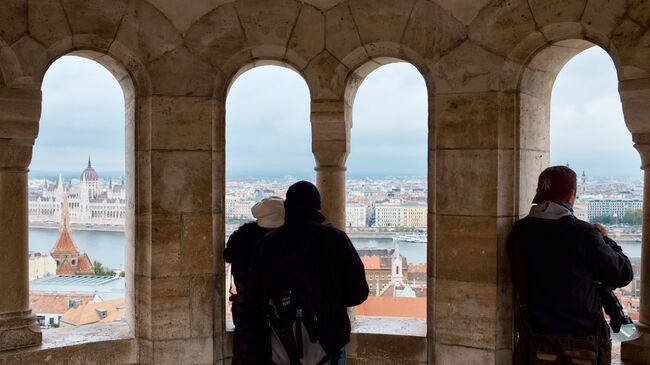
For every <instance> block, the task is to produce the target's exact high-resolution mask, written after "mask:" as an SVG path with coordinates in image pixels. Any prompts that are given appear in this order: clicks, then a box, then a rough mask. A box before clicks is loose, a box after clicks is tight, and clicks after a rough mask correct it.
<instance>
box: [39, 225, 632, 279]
mask: <svg viewBox="0 0 650 365" xmlns="http://www.w3.org/2000/svg"><path fill="white" fill-rule="evenodd" d="M58 234H59V232H58V230H56V229H42V228H30V229H29V250H30V251H37V252H42V253H49V252H50V250H51V249H52V246H54V244H55V243H56V239H57V237H58ZM72 238H73V239H74V242H75V243H76V244H77V246H78V247H79V249H80V250H81V251H82V252H85V253H87V254H88V256H89V257H90V259H91V260H92V261H95V260H97V261H99V262H101V263H102V264H103V265H104V266H107V267H110V268H112V269H123V268H124V232H100V231H74V232H73V233H72ZM352 242H353V243H354V246H355V247H356V248H357V249H361V248H394V247H395V243H394V242H393V240H392V239H389V238H354V239H352ZM619 243H620V244H621V246H623V250H624V251H625V253H627V255H628V256H630V257H640V256H641V244H640V243H635V242H619ZM397 244H398V246H399V250H400V253H401V254H402V255H404V256H405V257H406V259H407V260H408V262H409V263H424V262H426V257H427V252H426V245H425V244H423V243H413V242H401V241H398V243H397Z"/></svg>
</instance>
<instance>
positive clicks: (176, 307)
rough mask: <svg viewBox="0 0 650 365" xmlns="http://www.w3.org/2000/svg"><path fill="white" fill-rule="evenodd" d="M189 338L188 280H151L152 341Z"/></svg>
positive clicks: (180, 278)
mask: <svg viewBox="0 0 650 365" xmlns="http://www.w3.org/2000/svg"><path fill="white" fill-rule="evenodd" d="M189 336H190V280H189V278H183V277H168V278H152V279H151V337H152V339H154V340H167V339H184V338H189ZM154 346H155V345H154Z"/></svg>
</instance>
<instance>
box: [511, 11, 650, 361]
mask: <svg viewBox="0 0 650 365" xmlns="http://www.w3.org/2000/svg"><path fill="white" fill-rule="evenodd" d="M547 27H551V28H550V29H552V30H553V31H554V33H555V36H554V37H552V38H550V39H549V37H548V32H547V33H544V34H542V33H543V32H544V31H546V29H544V28H542V33H532V34H530V35H529V36H528V37H526V38H525V39H524V41H523V42H521V43H520V44H518V45H517V46H516V47H515V48H514V49H513V51H512V53H511V54H510V56H509V57H508V59H509V61H508V62H507V63H506V65H505V66H504V74H503V75H502V76H501V78H500V80H501V83H502V84H501V87H503V88H504V91H505V92H503V93H502V94H501V95H500V97H499V103H500V110H501V111H503V114H504V116H503V117H501V118H500V120H499V129H500V130H502V131H504V132H505V133H504V135H512V136H513V137H514V138H513V140H512V141H511V142H512V145H511V144H510V143H511V142H510V141H505V140H504V143H503V145H502V147H503V148H504V149H508V148H509V147H510V146H512V147H513V150H514V151H515V155H514V163H513V165H514V170H511V171H514V174H512V176H513V177H514V179H515V180H516V181H514V182H513V186H514V189H513V190H514V192H515V194H514V195H513V196H514V202H513V204H512V205H511V206H509V207H511V208H512V212H513V218H514V219H516V218H517V217H521V216H523V215H525V214H526V213H527V211H528V209H529V206H530V201H531V200H532V197H533V195H534V193H535V189H536V185H537V176H538V174H539V172H541V170H542V169H543V168H544V167H546V166H548V163H549V157H550V156H549V152H550V139H549V134H550V129H549V128H550V98H551V91H552V88H553V84H554V81H555V79H556V77H557V75H558V73H559V72H560V70H561V69H562V68H563V66H564V65H565V64H566V63H567V62H569V61H570V60H571V59H572V58H573V57H574V56H575V55H577V54H578V53H580V52H581V51H583V50H585V49H588V48H591V47H594V46H598V47H601V48H602V49H603V50H605V51H606V52H607V54H608V55H609V56H610V58H611V59H612V61H613V63H614V65H615V68H616V71H617V77H618V80H619V81H618V82H619V96H620V98H621V102H622V109H623V116H624V121H625V124H626V127H627V129H628V130H629V131H630V132H631V134H632V139H633V141H634V142H635V145H634V147H635V148H636V150H637V151H638V152H639V153H640V155H641V162H642V166H641V168H642V169H643V170H645V172H646V173H645V180H646V181H645V183H646V186H647V178H648V176H649V175H648V159H647V156H648V155H649V154H648V151H650V149H648V147H647V146H648V141H650V138H649V137H648V136H649V135H650V127H649V125H648V123H647V117H644V116H643V115H647V113H648V105H649V104H648V100H650V78H649V77H648V74H647V73H646V72H644V71H643V70H642V68H638V67H636V66H632V65H629V64H628V62H627V60H626V59H625V57H624V56H623V55H622V54H621V52H620V47H619V46H623V47H625V46H626V45H625V44H624V43H621V44H616V42H615V41H614V39H609V38H608V37H607V36H606V34H605V33H604V32H601V31H600V30H596V29H593V27H592V25H591V24H585V25H583V24H570V23H563V24H560V25H558V24H552V25H549V26H547ZM510 82H511V83H510ZM511 113H512V114H511ZM509 115H512V116H513V118H512V119H510V117H509ZM510 132H511V133H510ZM506 167H507V166H505V164H504V166H500V169H503V168H506ZM506 185H508V183H506ZM645 191H646V192H647V191H648V189H647V188H646V189H645ZM644 195H645V196H644V200H645V199H647V193H644ZM508 204H509V203H508V202H506V204H504V205H505V206H508ZM647 210H648V208H647V205H646V206H644V211H645V214H646V215H647ZM643 224H644V225H647V224H648V221H647V220H644V222H643ZM641 260H642V262H644V261H645V262H647V261H648V257H647V250H646V251H645V252H643V253H642V257H641ZM642 285H643V284H642ZM645 287H646V288H647V284H645ZM644 289H645V288H644ZM641 295H642V296H643V295H644V294H643V293H642V294H641ZM645 295H646V296H647V293H646V294H645ZM643 310H644V307H641V311H643ZM645 310H646V311H647V309H645ZM641 321H642V322H639V324H638V325H637V329H636V332H635V334H634V335H633V336H632V338H631V339H630V340H629V341H626V342H624V343H623V344H622V359H623V360H629V361H640V359H645V358H647V349H645V348H644V347H643V346H644V345H643V343H645V342H644V341H647V336H648V333H647V324H645V323H644V322H643V318H642V319H641Z"/></svg>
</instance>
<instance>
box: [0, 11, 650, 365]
mask: <svg viewBox="0 0 650 365" xmlns="http://www.w3.org/2000/svg"><path fill="white" fill-rule="evenodd" d="M649 28H650V0H628V1H624V0H617V1H609V0H571V1H566V0H528V1H527V0H493V1H489V0H476V1H474V0H462V1H458V0H347V1H341V0H303V1H297V0H193V1H191V2H188V1H180V0H149V1H145V0H29V1H28V0H5V1H3V2H2V4H0V207H2V209H0V226H2V227H14V228H12V229H10V230H8V231H3V233H4V236H5V238H6V239H7V241H6V242H11V244H6V245H5V246H4V250H5V252H6V255H4V256H2V257H0V261H1V262H0V292H2V293H11V295H3V296H2V297H0V346H1V347H2V348H15V347H20V346H27V345H31V344H35V343H39V342H40V341H41V340H40V333H38V332H37V330H34V329H33V327H32V326H31V325H30V323H31V322H30V321H32V322H33V318H32V317H31V316H30V314H29V306H28V301H27V297H26V296H27V291H26V285H27V282H26V280H25V277H26V276H25V275H26V271H27V269H26V267H27V262H26V257H27V256H26V249H27V236H26V224H27V210H26V209H27V197H26V177H27V168H28V166H29V162H30V159H31V148H32V145H33V143H34V140H35V138H36V137H37V135H38V120H39V117H40V103H41V94H40V85H41V82H42V80H43V76H44V74H45V72H46V70H47V67H48V66H49V65H50V64H51V63H52V62H53V61H55V60H56V59H57V58H58V57H60V56H63V55H67V54H77V55H81V56H85V57H88V58H91V59H94V60H96V61H98V62H100V63H101V64H103V65H104V66H106V67H107V68H108V69H109V70H110V71H111V72H113V74H114V75H115V77H116V78H117V79H118V80H119V81H120V83H121V85H122V87H123V89H124V91H125V98H126V100H125V102H126V110H127V112H126V113H127V115H126V120H127V127H126V145H127V152H126V161H127V184H128V186H129V187H128V191H129V196H128V201H129V203H128V209H127V210H128V214H129V216H128V218H127V219H128V222H129V223H128V227H129V229H128V231H127V278H128V284H127V292H128V297H127V300H128V304H129V306H130V308H131V312H130V315H129V320H128V322H129V326H130V336H132V338H133V340H132V341H131V342H128V343H129V345H128V346H126V347H125V346H124V342H123V341H124V340H123V339H120V340H115V341H116V342H115V344H113V342H111V341H108V342H107V341H103V342H101V343H99V344H97V343H95V344H88V346H94V347H92V348H93V349H98V350H101V351H108V350H109V349H115V351H119V352H121V353H124V354H125V355H124V357H120V360H115V363H120V362H123V363H128V362H136V363H140V364H154V363H155V364H176V363H195V364H212V363H222V361H224V360H227V358H228V355H227V353H228V352H229V349H228V346H229V344H228V337H227V335H226V332H225V324H224V320H223V318H224V307H223V304H224V302H225V298H224V297H223V293H224V273H223V271H222V270H220V269H217V268H222V267H223V259H222V257H221V254H222V253H221V247H223V244H224V243H223V237H224V189H225V181H224V177H225V174H224V166H225V156H224V146H225V100H226V96H227V91H228V87H229V85H231V84H232V82H233V81H234V80H235V79H236V77H237V76H238V75H240V74H241V73H242V72H244V71H245V70H247V69H250V68H251V67H256V66H259V65H263V64H279V65H284V66H286V67H290V68H292V69H294V70H296V71H297V72H298V73H299V74H301V75H302V76H303V77H304V79H305V81H306V82H307V85H308V86H309V90H310V94H311V99H312V104H311V122H312V138H313V140H312V151H313V154H314V161H315V167H316V171H317V182H318V185H319V187H320V189H321V191H322V195H323V210H324V212H325V214H326V215H327V216H328V217H329V219H330V221H331V222H332V223H333V224H335V225H339V226H342V225H343V224H344V214H345V187H344V183H345V161H346V158H347V155H348V153H349V150H350V134H351V125H352V120H351V110H352V109H351V105H352V101H353V98H354V95H355V93H356V89H357V87H358V85H359V84H360V83H361V81H362V80H363V77H365V76H366V75H367V74H368V73H369V72H371V71H372V70H373V69H374V68H376V67H379V66H380V65H382V64H385V63H389V62H397V61H404V62H410V63H412V64H413V65H414V66H415V67H416V68H417V69H418V70H419V71H420V72H421V73H422V75H423V77H424V79H425V81H426V83H427V87H428V94H429V100H428V102H429V108H430V112H429V151H428V155H429V170H428V177H429V207H428V210H429V231H430V234H429V246H428V247H429V250H428V251H429V255H428V277H429V282H428V287H429V293H428V298H429V308H428V318H429V321H428V325H427V326H428V327H427V336H426V338H425V339H424V342H423V343H422V344H420V342H419V341H420V340H415V339H414V340H411V339H410V337H408V336H407V338H400V339H399V340H397V342H395V343H398V344H403V345H399V346H403V347H399V346H398V347H397V350H395V351H394V352H393V353H397V354H400V356H396V357H398V358H399V360H400V361H401V362H400V363H423V362H427V363H441V364H445V363H493V364H504V363H508V362H509V358H510V351H511V347H512V310H511V283H510V277H509V267H508V262H507V259H506V255H505V252H504V245H505V238H506V235H507V233H508V230H509V228H510V226H511V224H512V222H513V221H514V220H515V219H516V218H517V217H519V216H520V215H521V214H523V213H524V212H525V211H526V210H527V209H526V208H527V207H528V202H529V201H530V197H531V194H532V192H533V190H534V183H535V178H536V176H537V174H538V172H539V171H541V169H542V168H543V167H544V165H545V164H546V163H548V151H549V132H548V124H549V120H548V119H549V97H550V90H551V86H552V83H553V80H554V78H555V75H556V74H557V72H558V71H559V69H560V68H561V66H562V65H563V64H564V63H565V62H566V61H568V60H569V59H570V58H571V57H572V56H573V55H575V54H576V53H577V52H579V51H580V50H583V49H585V48H586V47H589V46H592V45H598V46H601V47H603V48H604V49H605V50H606V51H607V52H608V53H609V54H610V55H611V57H612V59H613V60H614V63H615V65H616V68H617V72H618V77H619V80H620V90H621V98H622V102H623V110H624V114H625V119H626V123H627V126H628V128H629V129H630V131H631V132H632V133H633V138H634V140H635V142H636V143H637V148H638V149H639V151H640V152H641V154H642V159H643V161H650V160H648V159H647V158H646V154H647V153H650V148H648V145H649V144H650V120H649V116H650V110H649V109H650V29H649ZM646 164H647V162H644V168H645V166H646ZM649 194H650V190H649ZM646 200H647V201H650V196H649V197H648V198H647V199H646ZM649 209H650V208H648V207H646V210H649ZM646 213H648V212H646ZM646 216H648V217H650V214H646ZM648 219H650V218H648ZM649 237H650V236H645V237H644V241H645V242H646V244H645V245H644V246H645V247H646V249H645V252H644V260H645V261H646V262H648V260H649V257H650V252H649V251H650V249H648V247H650V238H649ZM23 253H25V254H23ZM23 261H25V262H24V264H23ZM644 270H645V271H644V274H643V276H644V277H648V276H649V275H650V271H648V270H650V263H649V264H647V265H644ZM23 271H24V273H23ZM647 288H648V285H647V284H646V285H645V287H644V290H643V291H642V296H643V302H642V303H648V304H643V307H642V310H641V324H640V325H639V327H638V333H637V337H638V338H636V339H635V341H633V343H631V344H630V345H629V346H628V347H626V346H625V345H624V346H623V349H622V351H623V357H626V356H627V357H628V358H629V359H636V360H637V361H646V363H648V360H647V359H649V358H650V350H649V349H650V340H649V339H648V336H649V335H650V334H649V333H650V327H648V323H650V308H649V306H650V290H648V289H647ZM16 331H18V332H16ZM15 333H20V334H21V335H14V334H15ZM90 337H92V336H90ZM354 341H356V342H354V344H353V346H351V347H353V348H355V349H359V348H360V347H359V346H361V344H363V347H362V348H363V349H367V350H364V351H358V350H353V351H352V353H351V359H354V360H353V362H354V363H377V362H376V360H377V358H376V357H373V356H376V354H378V353H381V351H382V349H385V348H386V344H390V343H393V342H392V341H393V340H391V339H388V340H386V339H385V338H384V337H377V336H372V335H363V334H359V335H358V336H356V337H355V340H354ZM409 341H415V342H417V343H418V344H414V343H411V342H409ZM76 346H77V347H75V350H70V353H69V354H70V356H71V357H72V358H74V357H75V356H77V357H78V359H77V360H74V361H76V363H92V362H93V361H95V362H96V363H103V362H102V361H101V360H100V359H99V358H96V359H91V358H88V357H85V358H83V359H84V360H83V361H82V360H79V359H81V358H80V357H79V356H82V355H79V354H82V353H83V351H84V347H83V346H84V345H76ZM366 346H367V347H366ZM373 346H375V348H376V350H372V347H373ZM127 348H128V349H127ZM413 348H418V351H416V353H417V354H418V355H414V356H415V357H413V358H410V357H408V356H401V355H407V354H413ZM80 349H81V350H80ZM22 351H28V352H29V351H35V350H22ZM40 351H41V353H44V354H46V355H47V354H48V353H50V352H51V353H52V356H58V355H55V354H57V353H59V352H56V351H57V350H54V349H49V348H41V350H40ZM128 351H133V354H132V356H131V354H126V352H128ZM11 353H12V355H11V356H17V355H16V353H15V352H11ZM19 353H20V352H19ZM26 353H27V352H26ZM8 354H9V352H5V353H0V363H2V361H5V362H7V361H8V362H10V363H11V361H9V360H6V359H7V358H8V356H10V355H8ZM421 354H424V355H422V356H424V357H420V355H421ZM25 356H26V355H25ZM391 356H392V355H391ZM644 356H645V357H644ZM388 357H390V356H388ZM373 359H374V360H373ZM74 361H72V363H75V362H74ZM377 361H378V360H377ZM382 361H383V360H382ZM385 361H388V362H390V361H391V360H385Z"/></svg>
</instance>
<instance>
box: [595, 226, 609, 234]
mask: <svg viewBox="0 0 650 365" xmlns="http://www.w3.org/2000/svg"><path fill="white" fill-rule="evenodd" d="M594 227H596V229H597V230H598V231H599V232H600V234H602V235H603V237H607V236H608V235H609V232H607V228H605V226H603V225H602V224H599V223H596V224H594Z"/></svg>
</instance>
